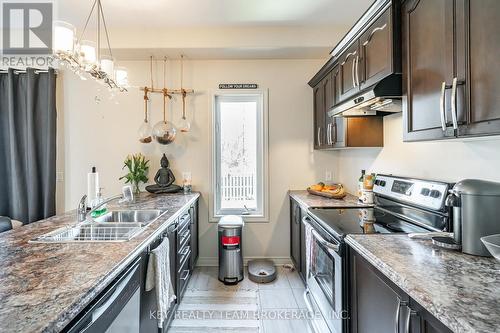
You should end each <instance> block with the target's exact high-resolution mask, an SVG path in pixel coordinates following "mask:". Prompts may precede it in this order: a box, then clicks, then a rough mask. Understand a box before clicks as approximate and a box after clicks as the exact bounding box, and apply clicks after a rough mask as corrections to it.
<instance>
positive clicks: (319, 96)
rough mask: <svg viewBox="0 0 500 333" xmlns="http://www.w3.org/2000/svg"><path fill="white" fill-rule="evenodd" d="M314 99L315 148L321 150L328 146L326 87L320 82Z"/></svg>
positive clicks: (315, 89)
mask: <svg viewBox="0 0 500 333" xmlns="http://www.w3.org/2000/svg"><path fill="white" fill-rule="evenodd" d="M313 99H314V148H315V149H321V148H322V147H323V146H324V145H325V144H326V131H325V126H326V109H325V85H324V82H323V81H321V82H319V83H318V84H317V85H316V86H315V87H314V88H313Z"/></svg>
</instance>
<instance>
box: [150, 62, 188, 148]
mask: <svg viewBox="0 0 500 333" xmlns="http://www.w3.org/2000/svg"><path fill="white" fill-rule="evenodd" d="M150 58H151V64H150V72H151V86H150V87H148V86H145V87H141V88H140V90H141V91H144V93H145V94H144V95H145V96H146V95H148V102H149V104H150V107H149V113H150V114H151V96H152V95H151V94H162V95H163V100H164V103H163V104H164V117H163V121H160V122H158V123H156V125H155V126H154V127H153V128H152V130H151V132H150V133H152V137H153V138H154V139H155V140H156V141H157V142H158V143H160V144H163V145H167V144H169V143H172V142H173V141H174V140H175V135H176V133H177V130H176V128H175V127H174V125H173V124H172V123H171V122H169V121H167V117H166V109H167V106H166V104H167V97H168V98H170V99H171V98H172V95H181V96H182V117H181V120H180V123H179V130H180V131H181V132H182V133H187V132H189V131H190V129H191V124H190V123H189V121H188V120H187V116H186V99H187V95H189V94H193V93H194V90H193V89H186V88H184V55H181V87H180V89H169V88H167V86H166V82H165V81H166V60H167V58H166V57H165V59H164V62H163V88H162V89H160V88H155V87H154V85H153V83H154V82H153V57H152V56H151V57H150ZM145 119H146V117H145ZM148 124H149V122H148ZM143 125H144V124H143ZM141 128H142V126H141ZM146 134H147V133H146ZM167 134H168V135H167ZM150 136H151V135H150ZM140 137H142V136H141V135H140ZM144 138H147V136H145V137H144ZM140 141H141V142H143V141H142V140H140ZM146 141H147V139H146ZM151 141H152V139H151ZM151 141H149V142H151ZM145 143H147V142H145Z"/></svg>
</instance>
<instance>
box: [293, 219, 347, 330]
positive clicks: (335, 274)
mask: <svg viewBox="0 0 500 333" xmlns="http://www.w3.org/2000/svg"><path fill="white" fill-rule="evenodd" d="M302 222H303V223H304V224H305V226H306V228H309V227H310V228H311V229H310V236H309V240H308V241H307V243H308V245H309V247H308V248H307V249H306V251H310V252H309V254H308V255H307V256H306V261H307V268H308V269H307V281H306V282H307V290H306V294H305V295H304V297H305V298H306V303H309V306H310V307H311V308H312V309H310V310H312V311H316V310H319V311H320V312H321V315H322V317H323V319H324V323H322V324H323V325H321V324H320V325H313V326H315V328H316V331H318V332H323V331H325V330H324V329H321V328H318V327H321V326H323V327H324V324H325V323H326V326H327V327H328V330H329V331H330V332H334V333H342V332H343V330H342V329H343V323H342V321H343V320H342V317H343V314H344V312H343V307H342V306H343V304H342V299H343V298H342V257H341V255H340V247H341V245H340V243H339V242H338V241H337V240H335V239H334V238H333V237H329V236H328V234H327V233H326V231H324V229H323V228H322V227H321V226H319V225H318V224H317V223H315V222H313V221H312V220H311V218H310V217H309V216H305V217H304V219H303V221H302ZM309 295H310V296H312V300H311V299H309V297H308V296H309ZM313 324H314V322H313ZM316 324H318V323H316Z"/></svg>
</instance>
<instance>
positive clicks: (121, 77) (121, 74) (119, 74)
mask: <svg viewBox="0 0 500 333" xmlns="http://www.w3.org/2000/svg"><path fill="white" fill-rule="evenodd" d="M115 82H116V84H117V85H119V86H120V87H126V86H128V72H127V69H126V68H125V67H118V66H117V67H115Z"/></svg>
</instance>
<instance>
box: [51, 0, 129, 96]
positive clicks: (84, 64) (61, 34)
mask: <svg viewBox="0 0 500 333" xmlns="http://www.w3.org/2000/svg"><path fill="white" fill-rule="evenodd" d="M93 14H95V15H96V23H97V27H96V28H97V35H96V41H91V40H83V37H84V36H85V31H86V29H87V27H88V25H89V23H90V21H91V18H92V15H93ZM101 25H102V27H103V28H104V29H103V32H104V33H105V36H106V43H107V51H108V53H109V55H108V56H106V55H101ZM53 27H54V30H53V36H54V45H53V53H54V57H55V58H56V59H57V60H58V61H59V63H60V64H63V65H66V66H67V67H68V68H69V69H71V70H72V71H73V72H74V73H76V74H77V75H79V76H80V78H81V79H82V80H86V79H87V78H94V79H95V80H96V81H97V82H99V83H101V84H103V85H106V86H108V87H109V88H110V89H111V90H118V91H120V92H124V91H127V86H128V81H127V80H126V77H127V73H126V69H124V68H121V69H120V71H119V72H118V71H115V60H114V59H113V53H112V50H111V45H110V42H109V35H108V28H107V26H106V19H105V17H104V11H103V9H102V4H101V0H93V1H92V8H91V9H90V13H89V15H88V16H87V20H86V22H85V26H84V28H83V32H82V34H81V35H80V38H79V39H78V40H77V39H76V38H75V36H76V29H75V28H74V26H73V25H71V24H69V23H66V22H63V21H55V22H54V24H53ZM117 74H119V75H117ZM117 77H119V78H120V80H121V81H119V80H117ZM124 78H125V80H124ZM123 82H125V84H122V83H123Z"/></svg>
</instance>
